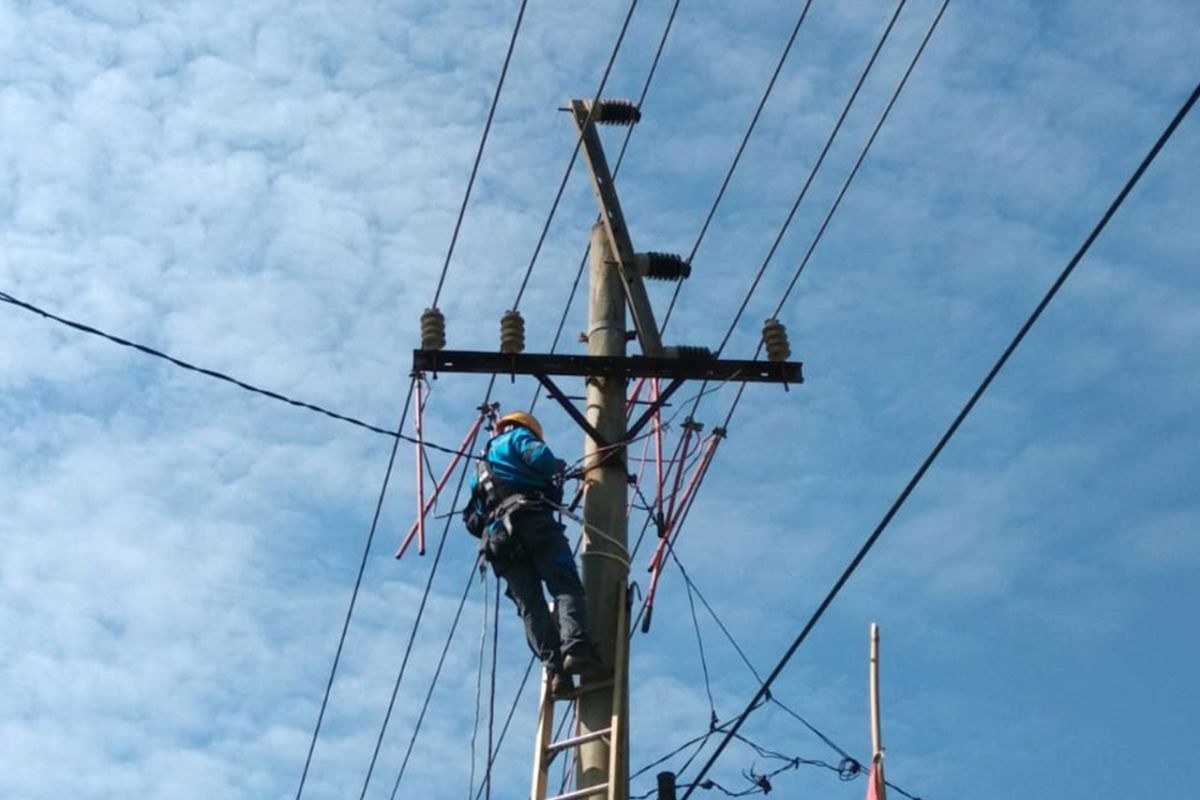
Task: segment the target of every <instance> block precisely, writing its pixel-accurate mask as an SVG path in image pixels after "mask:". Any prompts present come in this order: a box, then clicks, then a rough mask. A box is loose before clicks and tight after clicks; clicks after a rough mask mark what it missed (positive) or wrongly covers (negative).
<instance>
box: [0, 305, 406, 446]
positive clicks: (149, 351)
mask: <svg viewBox="0 0 1200 800" xmlns="http://www.w3.org/2000/svg"><path fill="white" fill-rule="evenodd" d="M0 301H2V302H5V303H8V304H9V305H12V306H15V307H17V308H23V309H25V310H26V311H30V312H32V313H34V314H37V315H39V316H41V317H44V318H46V319H48V320H51V321H53V322H57V323H59V324H60V325H65V326H67V327H68V328H74V329H75V330H77V331H82V332H83V333H87V334H90V335H92V336H98V337H100V338H101V339H107V340H108V341H110V342H113V343H114V344H119V345H121V346H122V347H128V348H130V349H133V350H137V351H138V352H140V353H144V354H145V355H148V356H153V357H155V358H160V359H162V360H163V361H167V362H169V363H171V364H174V365H175V366H177V367H181V368H182V369H186V370H189V371H191V372H197V373H199V374H201V375H205V376H207V377H209V378H215V379H217V380H219V381H224V382H225V383H230V384H233V385H234V386H236V387H238V388H239V389H245V390H246V391H248V392H252V393H253V394H258V395H262V396H263V397H269V398H271V399H272V400H278V401H280V402H282V403H287V404H288V405H290V406H295V407H297V408H304V409H307V410H309V411H315V412H317V413H318V414H323V415H325V416H327V417H330V418H332V419H336V420H340V421H342V422H348V423H350V424H351V425H354V426H356V427H359V428H363V429H365V430H368V431H371V432H372V433H378V434H381V435H383V436H388V437H391V438H393V439H395V438H400V439H403V438H406V437H404V436H403V435H402V434H400V433H398V432H397V431H389V430H387V429H385V428H380V427H378V426H375V425H371V424H369V423H366V422H363V421H362V420H360V419H355V418H354V417H349V416H346V415H345V414H339V413H337V412H336V411H330V410H329V409H327V408H323V407H321V406H319V405H316V404H314V403H307V402H304V401H302V400H296V399H294V398H291V397H288V396H287V395H283V394H279V393H278V392H272V391H270V390H269V389H262V388H259V387H258V386H254V385H253V384H250V383H246V382H245V381H242V380H238V379H237V378H233V377H230V376H229V375H226V374H225V373H223V372H217V371H216V370H212V369H207V368H205V367H198V366H196V365H195V364H190V363H188V362H187V361H184V360H183V359H180V358H176V357H175V356H172V355H169V354H167V353H164V352H162V351H161V350H155V349H154V348H153V347H148V346H146V345H144V344H138V343H137V342H133V341H130V340H128V339H123V338H121V337H120V336H114V335H113V334H111V333H105V332H104V331H102V330H100V329H99V328H95V327H92V326H91V325H86V324H84V323H82V322H76V321H75V320H71V319H67V318H66V317H60V316H58V315H57V314H52V313H51V312H49V311H46V310H45V309H42V308H39V307H38V306H35V305H33V304H32V303H28V302H26V301H24V300H20V299H18V298H16V297H13V296H12V295H11V294H8V293H7V292H0Z"/></svg>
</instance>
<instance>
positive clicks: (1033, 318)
mask: <svg viewBox="0 0 1200 800" xmlns="http://www.w3.org/2000/svg"><path fill="white" fill-rule="evenodd" d="M1197 97H1200V83H1198V84H1197V85H1196V87H1195V89H1193V90H1192V93H1191V94H1190V95H1189V96H1188V98H1187V99H1186V100H1185V101H1184V103H1183V105H1182V106H1181V107H1180V109H1179V111H1178V112H1177V113H1176V114H1175V116H1174V117H1173V118H1172V119H1171V121H1170V123H1169V124H1168V125H1167V127H1166V128H1165V129H1164V130H1163V132H1162V134H1161V135H1160V136H1159V137H1158V139H1157V141H1155V143H1154V145H1153V146H1152V147H1151V148H1150V151H1149V152H1148V153H1147V154H1146V156H1145V158H1143V159H1142V161H1141V163H1140V164H1139V165H1138V167H1137V169H1136V170H1135V171H1134V173H1133V175H1132V176H1130V178H1129V179H1128V180H1127V181H1126V182H1125V185H1124V186H1123V187H1122V189H1121V191H1120V192H1119V193H1118V194H1117V196H1116V198H1115V199H1114V200H1113V201H1112V203H1111V204H1110V205H1109V207H1108V209H1107V210H1106V211H1105V212H1104V214H1103V216H1102V217H1101V218H1100V221H1099V222H1097V223H1096V225H1095V227H1094V228H1093V229H1092V231H1091V233H1089V234H1088V236H1087V238H1086V239H1085V240H1084V242H1083V244H1082V245H1080V247H1079V249H1078V250H1077V251H1076V252H1075V255H1074V256H1072V257H1071V259H1070V260H1069V261H1068V262H1067V265H1066V266H1065V267H1064V268H1063V270H1062V272H1061V273H1060V274H1059V276H1058V278H1057V279H1056V280H1055V281H1054V283H1053V284H1052V285H1051V286H1050V288H1049V290H1048V291H1047V292H1046V294H1045V295H1044V296H1043V297H1042V299H1041V301H1040V302H1039V303H1038V304H1037V306H1036V307H1035V308H1034V310H1033V312H1032V313H1031V314H1030V315H1029V317H1028V318H1027V319H1026V320H1025V322H1024V323H1023V324H1022V325H1021V327H1020V329H1019V330H1018V331H1017V333H1016V335H1015V336H1014V337H1013V339H1012V341H1010V342H1009V344H1008V345H1007V346H1006V347H1005V348H1004V351H1003V352H1002V353H1001V355H1000V357H999V358H998V359H997V360H996V362H995V363H994V364H993V365H992V367H991V369H990V370H989V371H988V373H987V375H986V376H985V377H984V379H983V381H982V382H981V383H980V384H979V386H978V387H977V388H976V389H975V391H974V392H973V393H972V394H971V396H970V398H969V399H968V400H967V402H966V404H965V405H964V406H963V407H962V409H961V410H960V411H959V412H958V415H957V416H956V417H955V418H954V421H953V422H951V424H950V426H949V427H948V428H947V429H946V431H945V432H944V433H943V434H942V436H941V438H939V439H938V441H937V444H936V445H934V447H933V449H932V450H931V451H930V452H929V455H927V456H926V457H925V460H924V461H923V462H922V463H921V465H920V467H918V469H917V471H916V472H915V473H914V474H913V476H912V478H911V479H910V480H909V481H908V483H907V484H906V485H905V487H904V489H903V490H902V491H901V492H900V494H899V495H898V496H897V497H896V499H895V500H894V501H893V503H892V505H891V506H890V507H889V508H888V510H887V512H886V513H885V514H884V516H883V518H882V519H881V520H880V521H879V524H878V525H876V526H875V529H874V530H873V531H872V532H871V534H870V536H868V537H867V539H866V541H865V542H864V543H863V545H862V546H861V547H860V548H859V550H858V552H857V553H856V554H855V556H854V558H853V559H852V560H851V561H850V563H849V564H848V565H847V566H846V568H845V569H844V570H843V571H842V574H841V575H840V576H839V577H838V579H837V581H836V582H835V583H834V585H833V587H832V588H831V589H830V591H829V593H828V594H827V595H826V596H825V599H824V600H822V601H821V604H820V605H819V606H818V607H817V609H816V611H815V612H814V613H813V615H812V617H811V618H810V619H809V621H808V622H807V623H806V624H805V625H804V627H803V628H802V629H801V630H800V633H799V634H797V636H796V638H795V639H794V640H793V642H792V644H791V645H790V646H789V647H788V649H787V650H786V651H785V652H784V655H783V657H782V658H781V659H780V660H779V663H778V664H776V666H775V668H774V669H773V670H771V673H770V674H769V675H768V676H767V679H766V680H765V681H763V685H762V687H761V688H760V689H759V690H758V692H757V693H756V694H755V696H754V699H753V700H751V702H750V705H748V706H747V707H746V710H745V711H743V712H742V713H741V714H740V715H739V716H738V718H737V719H736V720H735V722H734V724H733V727H732V728H731V730H730V731H729V732H727V733H726V735H725V738H724V739H722V741H721V743H720V744H718V745H717V749H716V752H714V753H713V755H712V756H711V757H710V758H709V760H708V762H707V763H706V764H705V765H704V767H703V768H702V769H701V771H700V777H701V778H703V776H704V775H705V774H707V772H708V770H709V769H711V767H712V765H713V764H715V763H716V761H717V759H718V758H720V756H721V753H722V752H723V751H724V749H725V747H726V746H727V745H728V743H729V741H730V739H731V738H732V736H733V735H734V734H736V733H737V732H738V729H739V728H740V727H741V726H742V724H743V723H744V722H745V720H746V718H747V717H748V716H749V715H750V713H751V712H752V711H753V709H754V707H755V703H756V702H757V701H758V700H759V699H760V698H762V697H763V696H764V695H765V694H766V692H768V691H769V690H770V686H771V684H772V683H774V681H775V679H776V678H777V677H779V674H780V673H781V672H783V669H784V667H786V666H787V664H788V662H789V661H790V660H791V658H792V656H793V655H794V654H795V652H796V650H797V649H799V647H800V645H801V644H803V643H804V640H805V639H807V638H808V634H809V633H810V632H811V631H812V629H813V628H814V627H816V624H817V622H819V621H820V619H821V617H822V616H824V614H825V611H826V610H827V609H828V608H829V606H830V605H832V604H833V601H834V599H835V598H836V597H837V595H838V594H839V593H840V592H841V590H842V587H843V586H845V585H846V583H847V582H848V581H849V580H850V577H851V576H852V575H853V574H854V572H855V571H856V570H857V569H858V566H859V564H861V563H862V561H863V559H865V558H866V556H867V554H868V553H869V552H870V551H871V549H872V548H873V547H874V546H875V543H876V542H877V541H878V540H879V537H880V536H882V535H883V532H884V531H885V530H886V529H887V527H888V525H889V524H890V523H891V521H892V519H893V518H894V517H895V515H896V513H897V512H898V511H899V510H900V508H901V507H902V506H903V505H904V503H905V501H906V500H907V499H908V497H909V495H911V494H912V492H913V490H914V489H915V488H916V487H917V484H918V483H920V481H921V479H922V478H923V477H924V476H925V473H926V472H928V471H929V468H930V467H931V466H932V465H933V462H934V461H935V460H936V459H937V457H938V456H939V455H940V454H941V452H942V450H943V449H944V448H945V446H946V445H947V444H948V443H949V441H950V439H951V438H953V436H954V434H955V433H956V432H957V431H958V429H959V427H960V426H961V425H962V423H963V421H965V420H966V418H967V416H968V415H970V413H971V411H972V409H974V408H975V405H976V404H977V403H978V402H979V399H980V398H981V397H982V396H983V394H984V393H985V392H986V391H987V389H988V387H989V386H991V384H992V381H993V380H995V378H996V376H997V375H998V374H999V373H1000V370H1001V369H1003V368H1004V365H1005V364H1007V363H1008V360H1009V358H1010V357H1011V356H1012V354H1013V352H1015V351H1016V349H1017V347H1018V346H1020V344H1021V342H1022V341H1023V340H1024V339H1025V336H1026V335H1027V334H1028V333H1029V331H1030V329H1032V327H1033V325H1034V324H1035V323H1036V322H1037V321H1038V319H1039V318H1040V317H1041V315H1042V313H1043V312H1044V311H1045V310H1046V308H1047V307H1048V306H1049V305H1050V302H1051V301H1052V300H1053V299H1054V297H1055V295H1057V294H1058V291H1059V289H1061V288H1062V286H1063V284H1065V283H1066V281H1067V279H1068V278H1069V277H1070V276H1071V274H1072V273H1073V272H1074V271H1075V267H1076V266H1078V265H1079V262H1080V261H1082V260H1083V257H1084V256H1085V255H1086V254H1087V252H1088V250H1090V249H1091V246H1092V243H1093V242H1095V241H1096V239H1097V238H1098V237H1099V236H1100V234H1101V232H1103V230H1104V229H1105V227H1107V225H1108V222H1109V220H1111V219H1112V217H1113V215H1114V214H1116V212H1117V210H1118V209H1119V208H1120V207H1121V205H1122V204H1123V203H1124V202H1125V198H1126V197H1128V196H1129V193H1130V192H1131V191H1132V190H1133V188H1134V186H1136V185H1137V183H1138V181H1139V180H1140V179H1141V177H1142V175H1143V174H1144V173H1145V172H1146V170H1147V169H1148V168H1149V166H1150V164H1152V163H1153V162H1154V159H1155V158H1156V157H1157V156H1158V153H1159V152H1160V151H1161V150H1162V148H1163V146H1164V145H1165V144H1166V143H1167V141H1168V140H1169V139H1170V138H1171V136H1172V135H1173V134H1174V132H1175V130H1176V128H1178V127H1179V124H1180V123H1181V122H1182V121H1183V119H1184V118H1185V117H1186V116H1187V114H1188V112H1189V111H1191V109H1192V106H1193V105H1195V103H1196V99H1197ZM691 793H692V790H691V789H689V790H688V792H687V793H686V794H684V796H683V798H682V800H687V798H688V797H689V796H690V795H691Z"/></svg>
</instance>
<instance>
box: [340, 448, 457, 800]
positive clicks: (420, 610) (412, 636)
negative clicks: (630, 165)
mask: <svg viewBox="0 0 1200 800" xmlns="http://www.w3.org/2000/svg"><path fill="white" fill-rule="evenodd" d="M478 438H479V430H478V429H476V431H475V435H474V436H473V437H471V445H470V449H474V446H475V441H476V440H477V439H478ZM470 468H471V462H470V461H464V462H463V466H462V469H461V470H460V471H459V474H458V485H457V488H455V490H454V500H453V502H452V503H451V505H452V506H457V505H458V500H459V497H461V496H462V489H463V484H464V483H465V482H466V477H467V473H468V472H470ZM453 521H454V516H453V515H451V516H448V517H447V518H446V524H445V525H444V526H443V527H442V537H441V539H440V540H438V546H437V552H435V553H434V556H433V563H432V564H431V565H430V566H429V577H428V578H427V579H426V581H425V590H424V592H422V593H421V602H420V604H419V605H418V606H417V615H416V619H414V620H413V626H412V630H411V631H410V632H409V634H408V644H407V645H406V646H405V648H404V657H403V658H402V659H401V661H400V669H399V670H398V671H397V673H396V681H395V683H393V684H392V696H391V699H390V700H388V706H387V711H386V712H385V713H384V716H383V723H382V724H381V725H380V726H379V736H378V737H377V738H376V740H375V750H374V751H373V752H372V753H371V763H370V764H369V765H368V766H367V774H366V777H365V778H363V785H362V791H361V792H359V795H358V798H359V800H363V798H365V797H366V796H367V787H368V786H370V784H371V776H372V775H373V774H374V772H375V764H376V762H377V761H378V760H379V751H380V749H381V748H382V747H383V737H384V734H386V733H387V727H388V723H389V722H390V721H391V719H392V711H393V710H394V709H395V707H396V696H397V695H398V694H399V692H400V684H401V682H402V681H403V680H404V674H405V672H406V671H407V669H408V659H409V657H410V656H411V655H412V651H413V644H414V643H415V642H416V640H417V632H418V631H419V630H420V628H421V620H422V619H423V618H424V616H425V606H426V604H427V603H428V602H429V595H430V593H431V592H432V591H433V579H434V577H435V576H436V575H437V571H438V565H439V564H441V561H442V552H443V551H444V550H445V547H446V540H447V539H448V538H449V534H450V525H451V523H452V522H453ZM474 576H475V566H474V565H472V567H471V577H472V579H473V578H474ZM418 725H419V723H418ZM406 760H407V758H406Z"/></svg>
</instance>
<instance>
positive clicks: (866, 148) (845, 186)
mask: <svg viewBox="0 0 1200 800" xmlns="http://www.w3.org/2000/svg"><path fill="white" fill-rule="evenodd" d="M949 5H950V0H944V2H943V3H942V5H941V7H940V8H939V9H938V12H937V15H936V16H934V18H933V22H932V23H931V24H930V26H929V29H928V30H927V31H926V32H925V37H924V38H923V39H922V40H921V44H920V46H918V47H917V50H916V52H915V53H914V54H913V57H912V60H911V61H910V62H909V64H908V68H907V69H906V70H905V71H904V75H903V76H902V77H901V78H900V82H899V83H898V84H896V89H895V91H893V92H892V96H891V99H889V100H888V103H887V105H886V106H885V107H884V109H883V113H882V114H880V115H879V120H878V121H877V122H876V123H875V127H874V128H873V129H872V130H871V135H870V136H868V137H867V141H866V142H865V143H864V144H863V147H862V150H860V151H859V154H858V158H857V159H856V160H855V162H854V166H853V167H852V168H851V170H850V172H849V173H847V175H846V179H845V180H844V181H843V182H842V187H841V189H839V190H838V193H837V196H836V197H835V198H834V200H833V203H832V204H830V206H829V210H828V211H827V212H826V213H825V218H824V219H823V220H822V221H821V225H820V227H818V228H817V232H816V233H815V234H814V235H813V238H812V241H811V242H809V245H808V249H807V250H805V252H804V257H803V258H802V259H801V260H800V263H799V265H798V266H797V267H796V270H795V272H794V273H793V274H792V278H791V281H790V282H789V283H788V285H787V288H786V289H785V290H784V293H783V296H782V297H781V298H780V300H779V303H778V304H777V305H776V306H775V311H774V312H773V313H772V316H779V313H780V311H781V310H782V309H783V306H784V304H785V303H786V302H787V299H788V296H789V295H790V294H791V292H792V290H793V289H794V288H795V286H796V281H798V280H799V278H800V274H801V273H802V272H803V271H804V268H805V266H807V265H808V262H809V259H811V258H812V254H813V252H814V251H815V250H816V249H817V245H818V244H819V243H820V241H821V238H822V237H823V236H824V235H825V231H826V230H827V229H828V228H829V222H830V220H832V219H833V215H834V214H836V213H837V210H838V208H839V207H841V203H842V199H843V198H844V197H845V196H846V192H847V190H849V188H850V184H851V183H852V182H853V181H854V178H855V176H857V175H858V170H859V168H860V167H862V164H863V161H865V160H866V157H867V153H869V152H870V151H871V146H872V145H873V144H874V143H875V139H876V137H878V135H879V131H880V130H881V129H882V128H883V123H884V122H886V121H887V118H888V115H889V114H890V113H891V111H892V107H893V106H895V104H896V100H897V99H899V97H900V93H901V92H902V91H903V90H904V87H905V85H906V84H907V83H908V79H909V77H910V76H911V75H912V73H913V70H914V69H915V68H916V66H917V62H918V61H919V60H920V58H921V55H922V53H924V52H925V46H926V45H928V44H929V40H930V39H931V38H932V37H933V33H934V31H936V30H937V27H938V24H939V23H940V22H941V21H942V16H943V15H944V14H945V13H946V7H947V6H949ZM762 348H763V343H762V341H759V343H758V347H757V348H756V349H755V351H754V356H755V358H757V357H758V356H759V355H760V354H761V353H762ZM745 391H746V384H744V383H743V384H742V385H741V386H739V387H738V393H737V395H735V396H734V399H733V403H732V404H731V405H730V407H729V412H728V413H727V414H726V415H725V426H726V427H728V426H729V422H730V420H731V419H733V413H734V411H736V410H737V407H738V404H739V403H740V402H741V400H742V395H743V394H744V393H745Z"/></svg>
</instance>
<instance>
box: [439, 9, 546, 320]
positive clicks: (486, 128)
mask: <svg viewBox="0 0 1200 800" xmlns="http://www.w3.org/2000/svg"><path fill="white" fill-rule="evenodd" d="M528 2H529V0H521V7H520V8H519V9H517V21H516V23H515V24H514V25H513V32H512V38H510V39H509V40H508V51H507V52H506V53H505V54H504V66H503V67H501V68H500V79H499V80H498V81H497V82H496V91H495V93H494V94H493V95H492V105H491V107H490V108H489V109H488V115H487V122H485V123H484V125H483V136H482V137H480V139H479V150H477V151H476V153H475V163H474V164H473V165H472V166H471V177H470V178H468V179H467V191H466V192H465V193H464V194H463V199H462V205H461V206H459V208H458V219H457V220H456V221H455V223H454V233H452V234H451V235H450V246H449V247H448V248H446V260H445V262H444V263H443V264H442V274H441V276H439V277H438V282H437V289H435V290H434V292H433V307H434V308H436V307H437V303H438V298H440V297H441V296H442V286H443V285H444V284H445V283H446V273H447V272H449V271H450V258H451V257H452V256H453V255H454V245H455V244H456V243H457V242H458V231H459V229H460V228H461V227H462V221H463V215H465V214H466V213H467V203H468V202H469V201H470V199H471V190H472V189H473V188H474V187H475V176H476V174H478V172H479V162H480V161H482V160H483V148H484V146H485V145H486V144H487V140H488V133H490V132H491V130H492V119H493V118H494V117H495V116H496V105H497V104H498V103H499V102H500V91H501V90H502V89H503V88H504V79H505V78H506V77H507V76H508V65H509V62H511V61H512V54H513V49H514V48H515V47H516V44H517V34H518V33H520V31H521V21H522V20H524V19H525V6H526V4H527V3H528Z"/></svg>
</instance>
